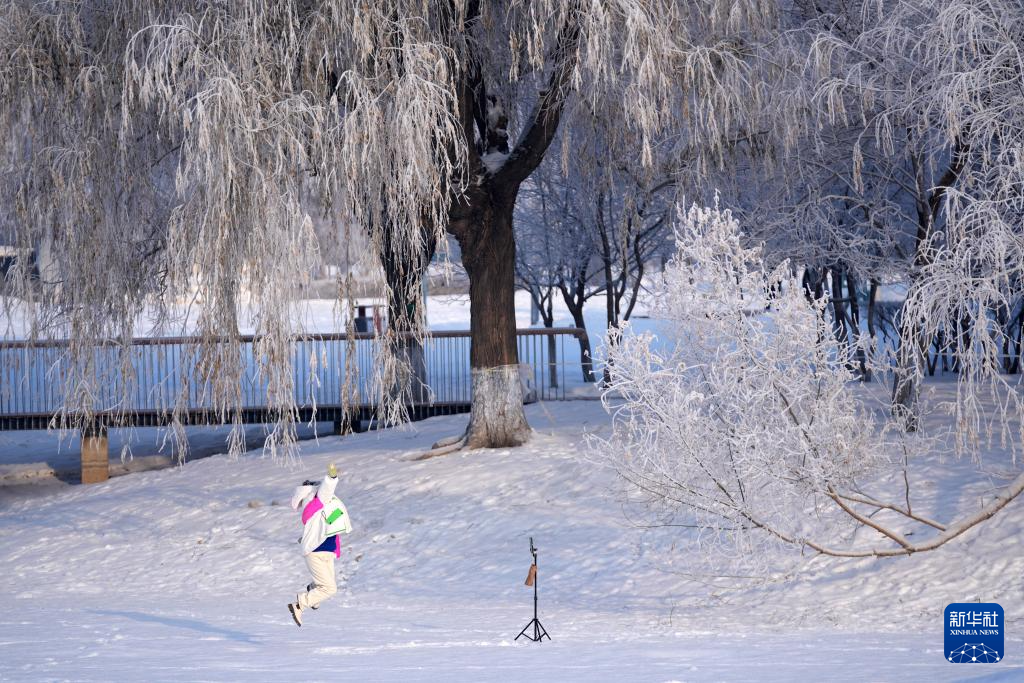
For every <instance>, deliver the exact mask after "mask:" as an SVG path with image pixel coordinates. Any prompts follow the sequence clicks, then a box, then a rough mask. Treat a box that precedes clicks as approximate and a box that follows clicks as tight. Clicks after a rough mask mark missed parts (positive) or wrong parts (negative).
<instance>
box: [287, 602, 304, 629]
mask: <svg viewBox="0 0 1024 683" xmlns="http://www.w3.org/2000/svg"><path fill="white" fill-rule="evenodd" d="M288 611H289V612H291V613H292V619H294V620H295V625H296V626H302V607H301V606H300V605H299V603H297V602H289V603H288Z"/></svg>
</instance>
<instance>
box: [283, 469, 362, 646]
mask: <svg viewBox="0 0 1024 683" xmlns="http://www.w3.org/2000/svg"><path fill="white" fill-rule="evenodd" d="M337 487H338V469H337V468H336V467H335V466H334V463H331V464H330V465H328V466H327V477H326V478H325V479H324V480H323V481H322V482H316V481H305V482H303V483H302V485H301V486H299V487H298V488H296V489H295V493H294V494H293V495H292V501H291V505H292V509H293V510H301V511H302V525H303V526H302V538H301V539H300V541H299V542H300V543H302V553H303V555H304V556H305V559H306V567H307V568H308V569H309V573H310V575H311V576H312V577H313V582H312V583H310V584H308V585H307V586H306V590H305V591H304V592H302V593H299V594H298V595H297V596H296V599H295V602H292V603H289V604H288V611H289V612H290V613H291V615H292V619H294V620H295V623H296V625H298V626H302V610H304V609H306V608H311V609H316V608H318V607H319V606H320V604H321V603H322V602H324V601H325V600H327V599H328V598H330V597H331V596H332V595H334V594H335V593H337V592H338V587H337V583H336V582H335V579H334V558H336V557H340V556H341V539H340V538H339V536H340V535H341V534H344V533H349V532H351V531H352V524H351V522H350V521H349V518H348V510H346V509H345V505H344V503H342V502H341V500H339V499H338V497H337V496H335V495H334V492H335V489H337Z"/></svg>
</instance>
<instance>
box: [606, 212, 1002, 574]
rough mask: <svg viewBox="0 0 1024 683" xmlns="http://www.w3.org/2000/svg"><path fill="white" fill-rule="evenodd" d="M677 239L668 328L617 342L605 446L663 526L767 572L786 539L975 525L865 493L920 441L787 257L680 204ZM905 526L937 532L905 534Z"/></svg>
mask: <svg viewBox="0 0 1024 683" xmlns="http://www.w3.org/2000/svg"><path fill="white" fill-rule="evenodd" d="M676 246H677V250H678V251H677V254H676V256H675V258H674V259H673V260H672V262H671V263H670V265H669V266H668V267H667V269H666V271H665V275H664V280H663V282H662V283H661V284H660V286H659V289H658V291H657V292H656V296H655V300H656V301H657V304H656V309H655V311H654V312H653V314H654V316H655V317H657V318H659V319H661V320H663V321H664V325H663V330H662V331H661V332H660V333H659V334H658V335H654V334H651V333H646V334H631V333H628V332H627V333H626V334H623V335H622V337H621V339H619V340H618V343H617V344H614V345H611V348H612V350H611V351H610V352H609V353H610V355H609V359H608V360H609V361H610V364H611V382H610V385H609V386H608V390H607V392H606V393H605V401H606V405H607V406H608V408H609V409H610V410H611V411H612V413H613V432H612V436H611V437H610V439H609V440H607V441H605V442H603V443H601V444H600V447H599V449H598V450H599V452H600V453H601V457H602V458H605V459H608V460H609V461H610V462H611V463H612V465H613V466H614V467H615V468H616V469H617V470H618V471H619V472H620V473H621V475H622V476H623V477H624V479H625V480H626V481H627V482H628V484H629V487H630V488H631V490H632V493H634V494H640V496H642V498H643V499H644V500H645V501H646V502H648V503H652V504H654V506H655V508H656V509H657V510H658V512H659V514H660V517H659V520H660V522H661V523H665V524H672V525H679V526H684V527H690V528H691V529H693V530H694V531H693V536H692V538H693V539H694V540H695V542H696V543H697V545H699V547H700V548H701V549H702V550H703V551H704V552H705V556H706V557H714V558H716V559H720V558H721V557H722V556H723V555H724V556H726V557H732V558H733V559H740V560H743V563H744V564H748V563H753V564H754V565H756V566H759V567H761V568H766V567H767V566H769V564H770V562H771V559H772V557H773V556H774V554H773V553H772V550H773V549H775V548H777V547H778V546H780V545H782V546H788V547H794V546H795V547H799V548H801V549H804V550H808V549H809V550H811V551H813V552H821V553H826V554H834V555H850V556H863V555H898V554H909V553H912V552H917V551H920V550H928V549H931V548H932V547H937V546H938V545H941V544H942V543H944V542H945V541H947V540H949V538H952V537H954V536H956V535H958V534H959V533H962V531H963V530H965V529H966V528H969V526H972V525H973V524H976V523H978V522H979V521H981V519H982V517H979V516H978V515H975V516H973V517H972V518H968V519H965V520H962V521H960V522H958V523H956V524H951V525H950V526H949V527H946V526H945V525H943V524H941V523H938V522H934V521H933V520H930V519H927V518H924V517H922V516H920V515H919V514H918V513H917V512H916V511H914V510H912V509H911V507H910V496H909V490H908V491H906V492H905V493H906V495H905V496H900V498H899V503H898V504H897V503H890V502H885V501H884V500H883V499H882V498H881V496H879V497H875V496H872V495H869V494H867V493H865V489H864V487H863V486H862V484H863V483H864V482H874V483H877V482H878V481H880V480H881V479H882V478H884V476H885V475H886V474H892V473H896V472H898V468H899V467H900V466H902V465H903V464H904V463H905V460H904V458H905V456H906V454H907V452H908V450H907V449H908V448H909V447H910V444H911V443H912V442H911V441H908V439H914V440H915V441H917V440H918V439H919V438H920V437H911V436H908V435H904V434H901V433H899V431H898V430H894V429H891V427H892V426H893V425H892V424H890V423H889V420H888V418H887V411H884V410H883V411H872V410H870V406H869V405H868V404H867V403H866V400H865V397H866V396H867V392H866V391H865V389H864V388H863V387H861V386H859V383H858V382H857V381H855V380H856V379H857V378H856V376H855V374H854V372H853V370H852V368H853V367H854V364H853V363H852V362H851V361H852V358H851V355H852V353H854V350H853V349H851V348H850V347H849V346H846V345H842V344H840V343H838V342H837V341H836V339H835V336H834V335H833V334H832V330H831V321H830V320H829V319H828V318H827V315H826V309H825V301H824V300H821V301H814V300H812V299H811V298H810V297H809V296H808V294H807V292H806V290H804V289H803V288H802V287H801V286H800V283H799V280H798V279H797V277H796V276H795V275H794V273H793V272H792V270H791V269H790V267H789V265H788V264H786V263H783V264H781V265H779V266H778V267H776V268H774V269H771V270H769V269H767V268H766V266H765V264H764V261H763V260H762V257H761V252H760V250H759V248H756V247H754V248H750V247H746V246H744V245H743V244H742V242H741V239H740V231H739V226H738V225H737V222H736V220H735V219H734V218H733V217H732V216H731V214H730V213H729V212H728V211H723V210H720V209H718V208H717V207H716V208H713V209H705V208H700V207H697V206H694V207H693V208H691V209H690V210H689V211H688V212H686V213H685V214H684V213H680V215H679V218H678V224H677V227H676ZM887 435H892V436H893V437H895V439H896V440H890V442H889V443H887V442H886V439H887V438H889V437H888V436H887ZM882 488H883V490H884V489H885V488H887V487H884V486H883V487H882ZM1008 493H1009V494H1012V495H1016V493H1013V486H1012V485H1011V487H1010V490H1009V491H1008ZM1017 493H1019V482H1018V486H1017ZM1011 497H1012V496H1011ZM1002 505H1005V501H1003V502H1002V503H1000V502H999V500H998V499H997V500H995V501H992V502H991V503H989V505H987V506H986V507H991V506H997V507H995V508H994V509H998V508H999V507H1002ZM878 513H882V514H878ZM876 515H877V516H876ZM990 515H991V511H990V513H989V516H990ZM986 518H987V517H986ZM908 524H909V525H913V526H918V525H922V524H923V525H925V526H929V527H932V528H933V529H934V530H937V531H938V532H939V533H938V534H934V532H933V534H932V535H931V537H930V538H927V539H926V540H925V541H915V543H911V542H909V541H908V540H907V538H906V535H905V534H906V531H903V530H902V529H903V528H904V526H906V525H908ZM859 530H866V532H867V533H864V534H858V533H857V532H858V531H859ZM916 538H917V537H915V539H916ZM879 541H882V544H881V545H879V543H878V542H879Z"/></svg>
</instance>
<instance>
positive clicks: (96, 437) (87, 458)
mask: <svg viewBox="0 0 1024 683" xmlns="http://www.w3.org/2000/svg"><path fill="white" fill-rule="evenodd" d="M109 478H110V452H109V448H108V446H107V426H106V425H105V424H103V423H102V421H100V420H93V421H92V422H90V423H89V424H87V425H84V426H83V427H82V483H83V484H98V483H100V482H103V481H106V480H107V479H109Z"/></svg>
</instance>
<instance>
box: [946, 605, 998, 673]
mask: <svg viewBox="0 0 1024 683" xmlns="http://www.w3.org/2000/svg"><path fill="white" fill-rule="evenodd" d="M943 621H944V623H945V625H946V640H945V642H946V661H948V662H952V663H953V664H995V663H996V662H998V661H1001V660H1002V658H1003V655H1004V654H1005V653H1004V652H1003V641H1004V638H1003V636H1004V635H1005V627H1004V625H1003V624H1004V621H1003V608H1002V607H1000V606H999V605H998V604H996V603H994V602H954V603H953V604H951V605H946V611H945V614H944V618H943Z"/></svg>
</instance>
